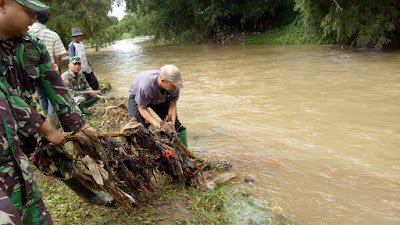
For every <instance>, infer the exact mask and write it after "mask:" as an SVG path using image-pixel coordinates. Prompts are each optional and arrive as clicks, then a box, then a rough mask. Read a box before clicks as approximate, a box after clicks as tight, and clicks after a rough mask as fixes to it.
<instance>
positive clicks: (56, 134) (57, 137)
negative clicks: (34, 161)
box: [44, 129, 66, 146]
mask: <svg viewBox="0 0 400 225" xmlns="http://www.w3.org/2000/svg"><path fill="white" fill-rule="evenodd" d="M44 137H45V138H46V139H47V140H48V141H50V142H51V143H52V144H53V145H54V146H59V145H64V144H65V142H66V141H65V137H64V135H63V134H62V133H61V132H60V131H58V130H56V129H54V131H53V132H50V133H49V134H47V135H45V136H44Z"/></svg>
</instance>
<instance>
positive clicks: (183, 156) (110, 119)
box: [30, 99, 209, 211]
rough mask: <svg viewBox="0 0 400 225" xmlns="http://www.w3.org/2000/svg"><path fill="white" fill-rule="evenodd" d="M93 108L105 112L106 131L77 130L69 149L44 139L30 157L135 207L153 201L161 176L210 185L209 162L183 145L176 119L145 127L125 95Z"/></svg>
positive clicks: (57, 173) (61, 175) (51, 172)
mask: <svg viewBox="0 0 400 225" xmlns="http://www.w3.org/2000/svg"><path fill="white" fill-rule="evenodd" d="M125 100H126V99H125ZM101 109H103V110H101ZM100 113H104V115H101V116H100V115H99V114H100ZM93 114H94V115H92V117H93V116H97V117H98V118H101V119H99V121H98V122H100V129H98V132H99V130H100V132H99V133H106V134H107V135H99V136H98V137H94V136H90V135H89V134H86V133H82V132H79V133H76V134H75V135H74V136H70V137H68V138H69V139H68V140H72V141H73V148H71V149H68V150H66V149H65V148H63V147H54V146H53V145H51V144H50V143H48V142H47V141H46V140H41V141H40V142H39V143H38V145H37V147H36V150H35V152H34V153H33V154H32V156H31V158H30V159H31V161H32V162H33V163H34V164H35V165H36V166H37V167H38V168H39V170H40V171H42V172H43V173H45V174H47V175H51V176H55V177H58V178H59V179H69V178H71V177H77V178H78V179H80V180H81V182H82V184H84V185H85V186H86V187H88V188H90V189H92V190H97V191H104V192H108V193H109V194H110V195H111V196H113V197H114V199H115V201H116V202H117V203H118V204H119V205H120V206H122V207H124V208H126V209H127V210H130V211H132V210H133V208H134V206H135V205H136V204H137V203H140V202H147V203H151V202H152V198H151V197H152V194H153V193H154V192H156V191H157V190H160V189H161V187H159V186H158V184H157V179H156V177H157V176H162V175H168V176H170V177H171V178H173V180H175V181H177V182H182V183H185V184H186V185H188V186H192V187H196V188H198V189H204V188H207V187H208V186H209V182H208V183H207V181H206V179H205V178H204V175H203V172H202V169H201V168H200V167H204V165H206V164H205V163H204V161H202V160H201V159H196V158H193V157H194V156H192V155H190V154H191V153H190V151H188V149H186V148H184V146H183V145H182V144H181V142H180V140H179V139H178V137H177V134H176V132H174V129H173V124H172V122H165V123H164V124H163V126H162V127H161V128H160V129H155V128H151V129H146V128H144V127H143V125H142V124H140V123H138V122H136V120H134V119H133V120H130V118H129V115H128V111H127V107H126V102H124V100H123V99H120V100H113V105H112V106H107V107H104V106H103V107H101V108H100V107H99V109H98V110H97V109H95V110H94V113H93ZM89 119H90V118H89ZM91 121H93V118H92V119H91ZM116 131H119V132H116ZM187 153H188V154H187Z"/></svg>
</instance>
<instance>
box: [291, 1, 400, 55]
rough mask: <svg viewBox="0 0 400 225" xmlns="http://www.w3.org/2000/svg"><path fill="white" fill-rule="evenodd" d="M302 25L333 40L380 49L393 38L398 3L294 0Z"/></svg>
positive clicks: (397, 15)
mask: <svg viewBox="0 0 400 225" xmlns="http://www.w3.org/2000/svg"><path fill="white" fill-rule="evenodd" d="M295 1H296V9H297V10H298V11H299V12H300V13H301V18H302V21H303V23H304V26H305V27H306V28H307V29H308V30H310V31H313V32H317V33H318V32H321V33H322V35H323V37H325V38H330V37H334V38H335V39H336V42H337V43H343V44H351V45H353V46H357V47H376V48H382V47H383V46H384V45H387V44H389V43H390V42H391V41H393V40H395V38H396V30H398V28H399V19H398V18H399V14H400V12H399V10H400V6H399V5H398V3H397V2H396V1H391V0H382V1H374V0H365V1H358V0H332V1H325V0H295Z"/></svg>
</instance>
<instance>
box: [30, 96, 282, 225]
mask: <svg viewBox="0 0 400 225" xmlns="http://www.w3.org/2000/svg"><path fill="white" fill-rule="evenodd" d="M111 105H114V106H115V105H120V106H121V105H127V99H117V100H116V99H115V100H108V101H107V102H106V103H97V104H96V105H94V106H93V107H92V108H91V109H90V111H91V112H92V114H91V115H88V116H85V119H86V121H87V122H88V123H89V124H91V125H92V126H93V127H95V128H96V129H97V131H98V132H99V133H105V132H107V131H108V132H110V131H115V130H117V129H118V127H119V126H121V125H122V124H123V123H124V121H126V120H127V119H129V117H128V116H127V111H126V109H124V107H119V108H118V110H119V111H118V112H117V114H115V113H114V114H110V116H109V117H104V113H105V111H106V107H107V106H111ZM100 118H101V119H100ZM104 118H106V119H107V118H108V119H107V120H108V123H107V124H103V125H102V126H100V124H101V122H102V121H101V120H103V119H104ZM67 147H68V146H67ZM34 171H35V175H36V177H37V179H38V181H39V184H40V187H41V190H42V192H43V198H44V200H45V202H46V205H47V207H48V209H49V211H50V213H51V215H52V218H53V220H54V222H55V223H56V224H85V225H89V224H290V222H288V221H287V220H286V218H285V217H284V216H283V214H282V212H281V210H280V208H279V207H278V206H274V205H273V204H270V203H268V202H265V201H263V200H260V199H257V198H256V197H255V196H253V195H252V194H251V187H252V186H251V185H249V184H246V183H244V182H243V181H241V180H240V179H239V178H238V179H236V180H232V181H229V182H226V183H223V184H220V185H218V186H217V188H216V189H215V190H209V189H205V190H198V189H195V188H192V187H188V186H186V185H185V184H183V183H177V182H176V181H174V180H173V179H172V178H171V177H170V176H167V175H162V174H156V176H155V179H154V183H156V184H157V186H158V188H157V190H156V192H155V193H154V195H153V196H152V197H151V200H150V202H138V206H137V207H136V208H135V210H134V212H128V211H126V210H125V209H124V208H118V207H111V208H110V207H105V206H98V205H94V204H89V203H85V202H84V201H83V200H82V199H80V198H79V197H78V196H76V195H75V193H74V192H72V191H71V190H70V189H69V188H68V187H67V186H66V185H64V184H63V182H62V181H60V180H57V179H55V178H53V177H49V176H45V175H42V174H41V173H40V171H38V170H34Z"/></svg>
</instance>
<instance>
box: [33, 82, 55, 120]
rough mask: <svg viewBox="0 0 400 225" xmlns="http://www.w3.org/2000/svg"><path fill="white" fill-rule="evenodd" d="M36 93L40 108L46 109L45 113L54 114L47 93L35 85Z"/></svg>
mask: <svg viewBox="0 0 400 225" xmlns="http://www.w3.org/2000/svg"><path fill="white" fill-rule="evenodd" d="M36 93H37V95H38V97H39V104H40V109H41V110H47V114H54V113H56V112H55V111H54V108H53V106H52V105H51V102H50V100H49V98H47V95H46V94H45V93H44V92H43V89H42V88H40V87H38V86H36Z"/></svg>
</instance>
